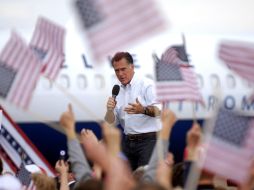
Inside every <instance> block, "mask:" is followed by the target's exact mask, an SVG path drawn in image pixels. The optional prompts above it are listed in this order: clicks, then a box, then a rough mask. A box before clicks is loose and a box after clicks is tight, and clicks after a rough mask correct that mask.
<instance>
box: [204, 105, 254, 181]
mask: <svg viewBox="0 0 254 190" xmlns="http://www.w3.org/2000/svg"><path fill="white" fill-rule="evenodd" d="M210 127H212V128H213V132H212V134H210V135H211V138H210V141H209V140H208V138H207V142H206V143H207V144H208V146H207V150H206V151H207V152H206V155H205V160H204V164H203V168H204V169H205V170H208V171H211V172H213V173H215V174H218V175H219V176H222V177H225V178H227V179H231V180H233V181H235V182H237V183H243V182H245V181H246V179H247V176H248V173H249V169H250V168H251V167H250V166H251V163H252V159H253V156H254V118H253V117H251V118H250V117H246V116H241V115H239V114H238V113H237V112H233V111H231V110H226V109H223V108H221V109H220V110H219V112H218V113H217V117H216V119H215V123H214V125H212V126H210Z"/></svg>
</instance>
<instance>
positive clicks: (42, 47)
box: [30, 17, 65, 80]
mask: <svg viewBox="0 0 254 190" xmlns="http://www.w3.org/2000/svg"><path fill="white" fill-rule="evenodd" d="M64 37H65V29H64V28H63V27H61V26H59V25H57V24H55V23H53V22H52V21H50V20H48V19H46V18H43V17H39V18H38V20H37V24H36V27H35V30H34V33H33V37H32V40H31V42H30V47H31V48H32V49H33V50H34V52H35V54H36V55H37V56H38V57H39V59H40V60H41V62H42V64H43V65H44V68H43V73H44V75H45V76H46V77H47V78H49V79H52V80H54V79H55V78H56V77H57V75H58V73H59V71H60V69H61V66H62V64H63V63H64V59H65V55H64Z"/></svg>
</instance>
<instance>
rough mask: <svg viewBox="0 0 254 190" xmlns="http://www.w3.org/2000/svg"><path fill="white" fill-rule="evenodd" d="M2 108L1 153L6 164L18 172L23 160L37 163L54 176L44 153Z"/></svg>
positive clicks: (28, 162)
mask: <svg viewBox="0 0 254 190" xmlns="http://www.w3.org/2000/svg"><path fill="white" fill-rule="evenodd" d="M0 109H1V110H2V111H3V115H2V128H1V133H0V153H1V154H0V155H1V158H2V160H3V161H4V163H5V165H7V167H8V168H9V169H10V170H11V171H12V172H13V173H16V172H17V170H18V168H19V166H20V165H21V163H22V160H23V162H24V163H25V164H36V165H38V166H40V167H41V168H43V169H44V170H45V171H46V173H47V175H49V176H54V170H53V169H52V167H51V166H50V165H49V163H48V162H47V160H46V159H45V158H44V157H43V155H42V154H41V153H40V152H39V151H38V149H37V148H36V147H35V146H34V145H33V143H32V142H31V141H30V140H29V139H28V137H27V136H26V135H25V134H24V132H23V131H22V130H21V129H20V128H19V126H18V125H17V124H16V123H15V122H14V121H13V120H12V119H11V118H10V116H9V115H8V114H7V113H6V112H5V110H4V109H3V108H2V107H1V106H0ZM21 155H22V158H21Z"/></svg>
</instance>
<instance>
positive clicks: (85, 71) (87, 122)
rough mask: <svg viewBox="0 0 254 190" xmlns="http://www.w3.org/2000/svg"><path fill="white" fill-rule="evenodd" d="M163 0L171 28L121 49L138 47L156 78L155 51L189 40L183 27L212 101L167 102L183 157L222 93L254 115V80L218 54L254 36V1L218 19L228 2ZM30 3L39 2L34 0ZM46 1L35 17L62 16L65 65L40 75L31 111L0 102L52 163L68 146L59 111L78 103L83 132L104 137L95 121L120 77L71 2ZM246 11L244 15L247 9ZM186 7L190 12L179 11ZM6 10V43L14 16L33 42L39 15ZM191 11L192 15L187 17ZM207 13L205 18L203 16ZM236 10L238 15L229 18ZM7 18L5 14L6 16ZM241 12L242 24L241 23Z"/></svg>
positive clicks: (145, 68) (139, 68)
mask: <svg viewBox="0 0 254 190" xmlns="http://www.w3.org/2000/svg"><path fill="white" fill-rule="evenodd" d="M61 2H62V1H61ZM158 2H159V5H160V8H161V10H164V14H166V17H167V18H169V19H170V22H169V25H170V27H169V28H168V29H166V30H165V31H163V32H161V33H160V34H159V35H155V36H154V37H151V38H149V39H146V40H143V41H140V42H139V43H136V44H134V45H130V46H129V47H128V48H126V49H123V51H128V52H130V53H132V55H133V57H134V59H135V63H134V64H135V72H136V73H137V74H139V75H142V76H144V77H148V78H152V79H155V76H154V59H153V55H157V56H158V57H159V58H160V55H161V54H162V53H163V52H164V51H165V50H166V48H167V47H169V46H171V45H181V44H182V43H183V42H182V37H181V34H182V33H184V35H185V38H186V50H187V53H188V54H189V59H190V63H191V65H193V68H194V70H195V72H196V73H197V81H198V84H199V87H200V91H201V94H202V96H203V98H204V102H205V104H206V106H205V107H203V106H201V105H200V104H193V103H190V102H186V101H183V102H174V103H170V104H169V105H168V106H169V108H170V109H172V110H173V111H174V112H175V113H176V115H177V117H178V118H179V121H178V122H177V123H176V126H175V127H174V129H173V132H172V136H171V142H170V150H171V151H172V152H173V153H174V155H175V160H176V161H180V160H182V158H183V154H182V152H183V151H182V150H183V148H184V145H185V134H186V131H187V130H188V129H189V128H190V126H191V123H192V121H193V119H194V118H195V119H197V120H198V122H199V123H201V124H202V123H203V122H204V120H205V119H207V118H209V116H210V114H211V113H212V112H213V111H214V110H215V107H216V103H217V102H218V101H219V98H221V99H222V104H223V106H224V107H225V108H227V109H230V110H236V109H240V110H242V111H244V112H246V113H247V114H249V115H254V101H251V100H250V99H249V97H250V96H251V95H252V94H253V87H254V84H252V83H250V82H248V81H246V80H244V79H242V78H240V77H239V76H237V75H236V74H235V73H234V72H232V71H230V70H229V69H228V68H227V67H226V66H225V65H224V64H223V62H222V61H221V60H219V58H218V55H217V53H218V52H217V51H218V45H219V43H220V42H221V41H222V40H225V39H227V40H240V41H248V42H254V37H253V35H251V34H252V32H253V29H254V27H253V26H252V23H251V21H250V22H247V21H246V22H245V23H242V22H241V20H245V19H246V18H247V16H245V15H248V19H249V17H251V16H252V17H253V16H254V15H253V13H252V11H251V10H250V9H249V7H251V5H252V4H253V3H252V2H251V1H246V2H245V3H244V4H243V3H241V2H238V3H236V5H234V6H233V5H232V9H230V10H227V13H228V15H229V16H228V17H227V16H225V17H222V18H223V19H221V18H217V17H215V15H214V12H211V10H210V8H211V7H212V8H218V7H220V8H221V9H222V10H226V9H227V8H228V7H227V6H228V3H229V2H228V1H218V2H217V1H216V2H213V3H210V4H209V5H205V4H204V2H202V1H200V2H199V3H198V4H199V5H197V4H196V3H197V2H195V1H190V2H188V3H187V2H183V1H179V2H171V3H170V2H165V1H163V0H161V1H158ZM1 3H3V5H4V6H1V7H6V8H7V7H8V6H13V7H14V8H15V6H18V5H21V3H18V1H16V2H13V1H12V2H11V3H9V1H7V0H4V1H3V2H1ZM25 3H26V4H28V5H33V4H34V3H33V1H27V2H25ZM40 3H41V4H43V5H45V10H44V9H41V10H36V11H32V14H33V15H38V14H42V13H43V14H45V16H49V17H52V18H54V19H55V21H58V20H59V21H60V23H62V24H64V26H65V28H66V29H67V34H66V39H65V40H66V42H65V56H66V60H65V63H64V66H63V68H62V69H61V72H60V73H59V75H58V77H57V80H56V81H54V82H51V81H49V80H48V79H46V78H44V77H41V78H40V80H39V82H38V84H37V86H36V89H35V91H34V94H33V97H32V100H31V103H30V105H29V108H28V110H26V111H24V110H22V109H20V108H17V107H16V106H14V105H12V104H10V103H8V102H5V101H3V100H1V102H0V103H1V105H2V106H3V107H4V109H5V110H6V111H7V112H8V114H9V115H10V116H11V117H12V118H13V119H14V120H15V122H17V123H18V124H19V126H20V127H21V129H22V130H23V131H24V132H25V134H26V135H27V136H28V137H29V139H31V141H32V142H33V143H34V144H35V146H36V147H38V149H39V150H40V151H41V152H42V154H43V155H44V156H45V157H46V158H47V160H48V161H49V162H50V164H51V165H52V166H54V163H55V162H56V160H57V159H58V158H59V151H60V150H66V139H65V137H64V135H63V134H62V133H61V131H59V130H58V129H56V128H54V124H56V123H57V122H58V121H59V118H60V115H61V113H62V112H63V111H65V110H66V109H67V105H68V103H72V105H73V107H74V113H75V116H76V121H77V124H76V125H77V131H80V130H81V128H83V127H85V128H89V129H92V130H93V131H94V132H95V133H96V135H97V136H98V138H101V131H100V127H99V125H98V123H97V122H98V121H101V120H103V117H104V114H105V112H106V101H107V98H108V97H109V96H111V90H112V87H113V86H114V84H116V83H117V79H116V77H115V74H114V70H113V69H112V67H111V65H110V61H109V60H110V56H112V55H109V57H105V59H104V61H102V62H99V63H98V62H96V61H95V60H94V58H93V56H92V53H91V49H90V48H89V45H88V39H85V38H84V33H83V32H82V31H80V28H79V27H78V26H77V23H76V18H75V14H74V13H73V12H71V11H70V10H69V9H67V7H68V6H69V4H68V3H70V1H66V2H65V3H60V2H58V1H56V2H54V3H53V2H51V1H45V2H44V1H43V3H42V2H40ZM52 3H53V4H55V5H58V4H60V5H61V7H62V8H63V10H65V11H66V13H67V15H66V14H64V13H61V15H62V16H63V18H60V16H59V15H58V16H56V17H53V15H54V16H55V13H54V11H55V10H54V8H52V7H54V6H52ZM237 5H238V6H241V7H242V9H241V10H239V12H238V13H237V14H235V11H234V10H236V9H237ZM22 6H23V5H22ZM199 6H200V7H202V9H200V10H199V11H200V12H201V13H205V11H207V12H206V14H204V15H199V14H194V13H193V11H197V10H198V7H199ZM175 9H177V10H178V11H176V10H175ZM46 10H47V11H46ZM165 10H166V11H165ZM179 10H180V11H179ZM40 11H41V12H42V13H41V12H40ZM237 11H238V9H237ZM243 11H245V12H244V13H245V14H241V13H243ZM0 12H1V11H0ZM183 12H184V15H185V16H184V17H181V14H183ZM1 14H2V15H1V16H3V17H4V18H6V20H4V24H1V26H0V49H1V46H3V45H4V44H5V42H6V41H7V39H8V37H9V35H10V23H8V20H9V21H12V22H11V24H14V26H15V27H17V30H18V31H19V32H20V33H21V34H22V36H23V37H24V38H25V39H27V41H28V40H29V38H30V37H31V35H32V31H33V27H34V24H35V18H34V17H33V18H27V15H26V13H24V15H23V17H21V18H20V17H19V18H18V16H20V15H18V13H17V14H16V15H11V13H10V12H8V11H7V10H5V12H4V13H1ZM186 15H192V16H193V18H190V21H186V19H187V18H186V17H187V16H186ZM12 16H14V18H12ZM202 16H203V17H204V18H201V17H202ZM230 16H232V18H229V17H230ZM4 18H0V21H2V19H4ZM183 18H184V19H183ZM236 18H237V19H238V20H237V21H238V22H235V21H236ZM198 19H200V20H198ZM212 19H214V20H212ZM220 19H221V20H220ZM15 20H16V21H15ZM249 20H251V19H249ZM14 21H15V22H14ZM0 23H1V22H0ZM201 26H203V27H201ZM246 31H249V32H246ZM218 94H219V95H218ZM176 144H177V145H176ZM173 145H175V146H173Z"/></svg>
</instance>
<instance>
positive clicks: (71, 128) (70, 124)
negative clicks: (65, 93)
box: [60, 104, 76, 139]
mask: <svg viewBox="0 0 254 190" xmlns="http://www.w3.org/2000/svg"><path fill="white" fill-rule="evenodd" d="M60 124H61V126H62V127H63V128H64V130H65V133H66V135H67V137H68V138H69V139H73V138H76V134H75V116H74V113H73V111H72V106H71V104H69V105H68V110H67V111H66V112H64V113H62V115H61V117H60Z"/></svg>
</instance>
